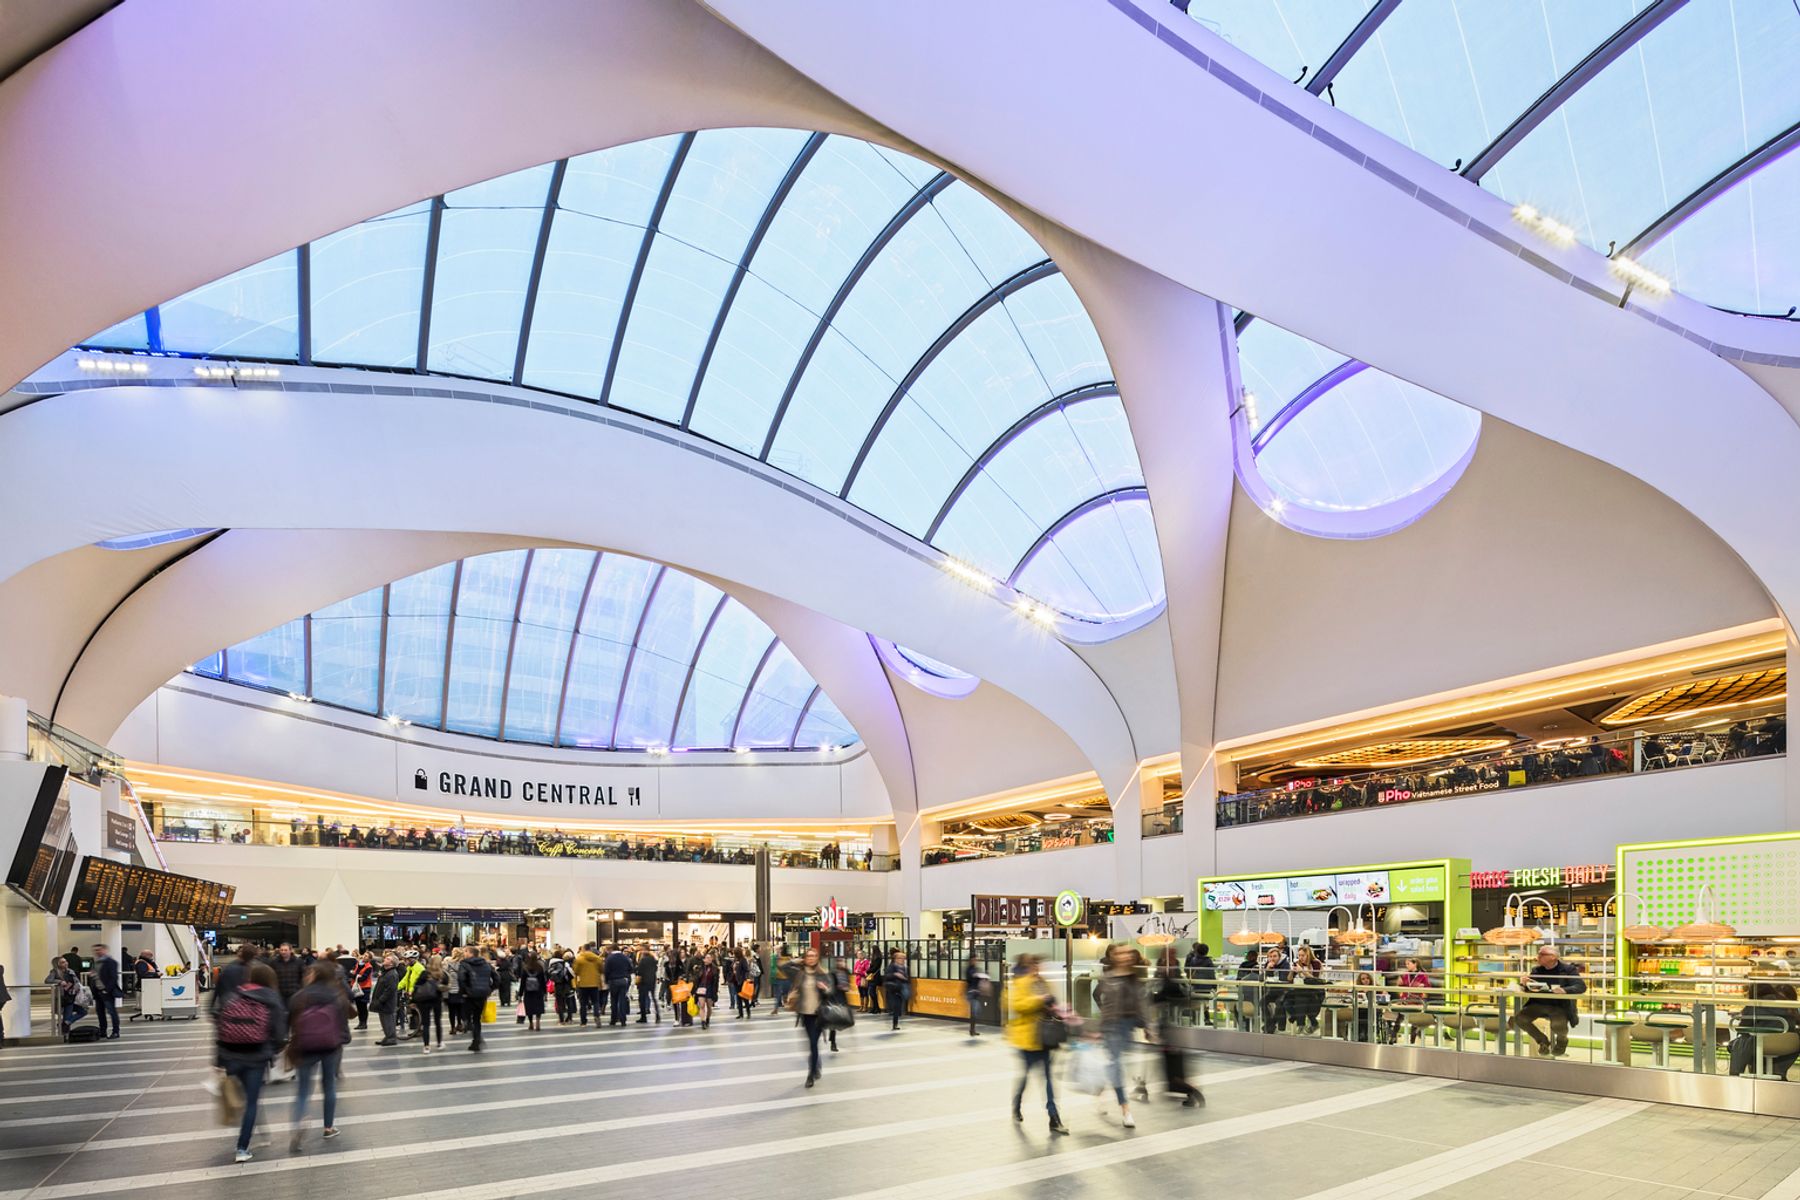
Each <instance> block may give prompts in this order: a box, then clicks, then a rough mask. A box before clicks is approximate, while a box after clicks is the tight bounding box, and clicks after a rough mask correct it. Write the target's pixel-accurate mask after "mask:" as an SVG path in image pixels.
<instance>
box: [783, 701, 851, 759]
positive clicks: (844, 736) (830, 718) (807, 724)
mask: <svg viewBox="0 0 1800 1200" xmlns="http://www.w3.org/2000/svg"><path fill="white" fill-rule="evenodd" d="M856 740H857V738H856V734H855V733H854V732H853V731H852V730H851V728H850V722H848V721H846V720H845V719H844V714H843V713H841V712H839V711H838V707H837V705H835V704H833V703H832V702H831V697H829V696H827V695H826V694H825V693H824V692H820V693H819V694H818V696H816V697H815V698H814V699H813V703H812V708H810V709H809V710H807V713H806V720H805V721H804V722H802V723H801V726H800V736H799V737H797V738H795V739H794V746H795V747H796V748H797V749H800V750H807V749H813V748H821V747H835V746H852V745H855V744H856Z"/></svg>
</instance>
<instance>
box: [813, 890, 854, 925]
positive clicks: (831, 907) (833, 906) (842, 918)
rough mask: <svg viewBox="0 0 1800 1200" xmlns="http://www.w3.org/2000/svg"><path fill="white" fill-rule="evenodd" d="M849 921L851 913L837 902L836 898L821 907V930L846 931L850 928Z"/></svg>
mask: <svg viewBox="0 0 1800 1200" xmlns="http://www.w3.org/2000/svg"><path fill="white" fill-rule="evenodd" d="M849 921H850V913H849V911H848V910H847V909H845V908H844V906H843V905H841V904H839V903H838V902H837V897H836V896H833V897H832V898H831V899H830V901H829V902H827V903H825V904H821V905H819V928H820V929H845V928H848V926H849Z"/></svg>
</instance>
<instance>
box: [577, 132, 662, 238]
mask: <svg viewBox="0 0 1800 1200" xmlns="http://www.w3.org/2000/svg"><path fill="white" fill-rule="evenodd" d="M680 143H681V137H680V136H679V135H672V136H669V137H660V138H650V139H648V140H647V141H642V142H629V143H627V144H625V145H623V146H614V147H612V148H611V149H608V150H596V151H594V152H593V153H592V154H577V155H576V156H575V157H573V158H571V159H570V160H569V165H568V168H567V169H566V170H565V171H564V172H563V182H562V190H561V192H559V193H558V195H557V200H556V204H557V207H558V208H561V209H565V210H567V211H570V212H578V213H582V214H584V215H586V216H590V217H596V218H599V219H601V220H605V221H612V222H615V223H618V224H623V225H632V226H635V227H637V228H638V229H639V230H642V229H643V228H644V227H645V226H647V225H648V224H649V223H650V214H651V213H652V212H653V211H654V210H655V208H656V197H657V196H658V195H659V194H661V192H662V186H663V181H664V179H665V178H666V177H667V176H668V173H669V163H670V161H671V160H672V159H673V158H674V157H675V147H676V146H678V145H679V144H680Z"/></svg>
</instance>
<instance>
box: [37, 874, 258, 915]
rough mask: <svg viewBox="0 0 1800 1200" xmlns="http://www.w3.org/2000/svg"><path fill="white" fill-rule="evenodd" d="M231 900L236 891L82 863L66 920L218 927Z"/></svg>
mask: <svg viewBox="0 0 1800 1200" xmlns="http://www.w3.org/2000/svg"><path fill="white" fill-rule="evenodd" d="M236 896H237V889H236V888H235V887H228V886H227V885H225V884H223V883H213V882H211V881H210V880H205V879H192V878H189V877H188V876H186V875H171V874H169V872H167V871H153V870H151V869H150V868H149V867H134V866H129V865H127V864H125V863H116V862H112V861H110V860H108V859H104V858H84V859H82V861H81V873H80V874H79V875H77V876H76V878H75V891H74V894H73V895H72V896H71V897H70V899H69V915H70V916H71V917H89V918H93V919H97V920H101V921H156V922H160V923H162V924H166V925H196V926H208V925H223V924H224V923H225V920H226V917H227V915H228V914H229V913H230V910H231V902H232V900H233V899H234V898H235V897H236Z"/></svg>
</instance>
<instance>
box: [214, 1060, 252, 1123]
mask: <svg viewBox="0 0 1800 1200" xmlns="http://www.w3.org/2000/svg"><path fill="white" fill-rule="evenodd" d="M215 1075H216V1077H217V1078H216V1082H217V1084H218V1090H217V1091H213V1089H212V1088H211V1087H210V1086H209V1087H208V1088H207V1090H208V1091H211V1092H212V1094H213V1101H214V1103H213V1112H214V1115H216V1116H217V1117H218V1119H219V1124H221V1125H236V1124H238V1123H239V1122H240V1121H241V1120H242V1118H243V1115H244V1085H243V1084H241V1083H239V1082H238V1081H237V1080H236V1079H234V1078H232V1077H231V1076H230V1075H227V1074H225V1072H223V1071H218V1072H215Z"/></svg>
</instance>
